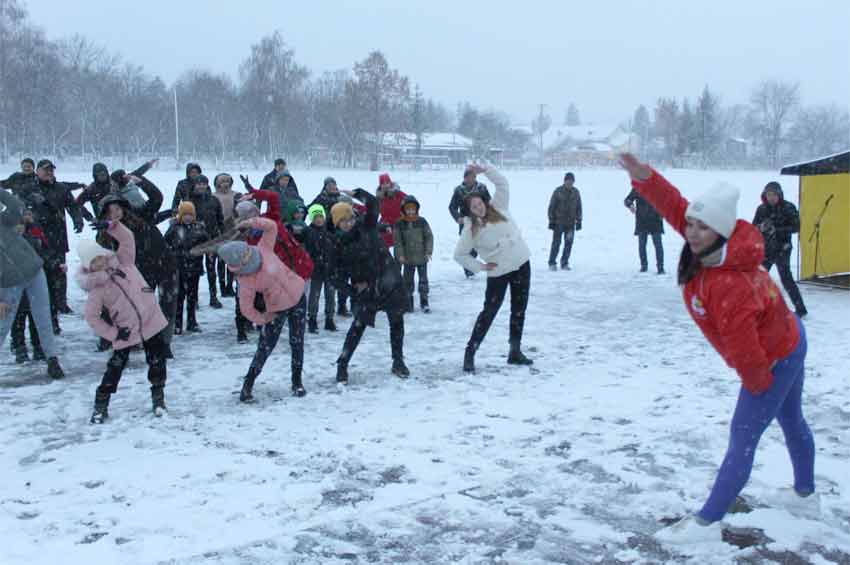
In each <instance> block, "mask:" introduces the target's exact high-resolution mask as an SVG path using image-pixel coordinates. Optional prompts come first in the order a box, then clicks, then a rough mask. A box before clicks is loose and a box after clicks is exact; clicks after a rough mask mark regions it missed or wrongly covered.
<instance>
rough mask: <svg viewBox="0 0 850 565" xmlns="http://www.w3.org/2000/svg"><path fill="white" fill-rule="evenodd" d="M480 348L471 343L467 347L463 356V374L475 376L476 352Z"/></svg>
mask: <svg viewBox="0 0 850 565" xmlns="http://www.w3.org/2000/svg"><path fill="white" fill-rule="evenodd" d="M477 349H478V347H477V346H476V345H475V344H472V343H469V344H467V345H466V351H465V352H464V354H463V372H464V373H470V374H475V351H476V350H477Z"/></svg>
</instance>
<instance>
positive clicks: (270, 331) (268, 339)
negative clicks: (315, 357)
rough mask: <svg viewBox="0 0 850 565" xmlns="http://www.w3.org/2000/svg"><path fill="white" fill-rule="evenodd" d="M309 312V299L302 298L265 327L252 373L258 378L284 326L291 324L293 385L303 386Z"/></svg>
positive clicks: (252, 365) (252, 366)
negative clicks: (305, 336)
mask: <svg viewBox="0 0 850 565" xmlns="http://www.w3.org/2000/svg"><path fill="white" fill-rule="evenodd" d="M306 310H307V299H306V298H305V297H304V296H302V297H301V300H300V301H299V302H298V304H296V305H295V306H293V307H292V308H290V309H289V310H284V311H283V312H278V313H277V316H276V317H275V319H274V320H272V321H271V322H269V323H268V324H266V325H264V326H263V327H262V329H261V330H260V340H259V342H258V343H257V351H256V353H254V359H253V360H252V361H251V368H250V371H251V372H252V373H253V374H254V376H255V377H256V376H257V375H259V374H260V373H261V372H262V371H263V366H265V364H266V361H267V360H268V358H269V355H271V354H272V351H274V348H275V347H276V346H277V342H278V339H280V334H281V332H282V331H283V324H285V323H287V322H288V323H289V348H290V350H291V352H292V361H291V369H292V384H293V385H296V384H301V369H302V367H303V366H304V325H305V322H306V318H305V312H306Z"/></svg>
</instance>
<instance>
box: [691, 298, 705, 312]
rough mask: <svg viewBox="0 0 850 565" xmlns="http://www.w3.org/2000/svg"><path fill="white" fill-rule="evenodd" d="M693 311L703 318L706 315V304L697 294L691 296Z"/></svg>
mask: <svg viewBox="0 0 850 565" xmlns="http://www.w3.org/2000/svg"><path fill="white" fill-rule="evenodd" d="M691 311H692V312H693V313H694V314H696V315H697V316H699V317H701V318H704V317H705V306H704V305H703V303H702V300H700V298H699V296H697V295H696V294H694V295H693V296H691Z"/></svg>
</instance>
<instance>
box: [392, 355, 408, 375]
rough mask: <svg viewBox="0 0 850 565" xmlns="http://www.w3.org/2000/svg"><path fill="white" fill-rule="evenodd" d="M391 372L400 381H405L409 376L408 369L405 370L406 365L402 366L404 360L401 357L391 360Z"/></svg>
mask: <svg viewBox="0 0 850 565" xmlns="http://www.w3.org/2000/svg"><path fill="white" fill-rule="evenodd" d="M392 372H393V374H394V375H395V376H397V377H398V378H400V379H406V378H407V377H409V376H410V369H408V368H407V365H405V364H404V359H402V358H401V357H396V358H395V359H393V368H392Z"/></svg>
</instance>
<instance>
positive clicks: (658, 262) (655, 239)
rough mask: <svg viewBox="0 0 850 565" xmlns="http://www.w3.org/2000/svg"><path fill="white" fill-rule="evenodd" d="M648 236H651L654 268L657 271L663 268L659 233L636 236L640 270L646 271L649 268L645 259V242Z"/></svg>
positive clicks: (644, 233)
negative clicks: (653, 248) (653, 249)
mask: <svg viewBox="0 0 850 565" xmlns="http://www.w3.org/2000/svg"><path fill="white" fill-rule="evenodd" d="M648 236H652V245H653V247H655V266H656V267H658V270H659V271H660V270H661V269H663V268H664V247H663V246H662V244H661V234H660V233H652V234H650V233H648V232H640V233H639V234H638V256H640V268H641V269H646V268H647V267H648V266H649V263H648V259H647V258H646V240H647V239H648Z"/></svg>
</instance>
